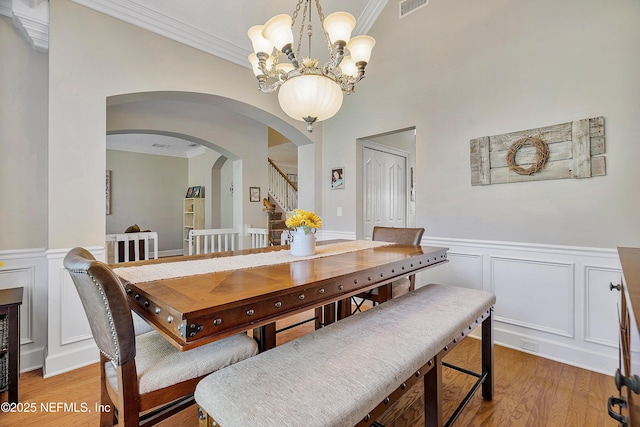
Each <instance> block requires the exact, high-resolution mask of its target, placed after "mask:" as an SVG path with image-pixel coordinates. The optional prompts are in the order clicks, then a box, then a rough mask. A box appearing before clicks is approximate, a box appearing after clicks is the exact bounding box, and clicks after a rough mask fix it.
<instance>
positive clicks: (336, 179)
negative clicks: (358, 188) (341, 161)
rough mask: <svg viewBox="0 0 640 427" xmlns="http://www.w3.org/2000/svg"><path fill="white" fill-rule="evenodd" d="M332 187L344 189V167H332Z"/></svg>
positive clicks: (333, 188)
mask: <svg viewBox="0 0 640 427" xmlns="http://www.w3.org/2000/svg"><path fill="white" fill-rule="evenodd" d="M331 189H332V190H343V189H344V167H342V166H340V167H337V168H331Z"/></svg>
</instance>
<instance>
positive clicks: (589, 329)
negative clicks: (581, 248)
mask: <svg viewBox="0 0 640 427" xmlns="http://www.w3.org/2000/svg"><path fill="white" fill-rule="evenodd" d="M620 279H621V276H620V270H619V269H611V268H602V267H596V266H585V308H584V312H585V314H586V316H585V319H584V322H585V326H584V329H585V335H584V340H585V341H587V342H592V343H596V344H601V345H606V346H609V347H613V348H615V349H617V348H618V342H619V341H618V339H617V338H618V336H617V335H616V336H612V335H611V333H610V331H611V330H616V329H617V328H618V325H619V318H618V312H619V309H617V310H616V311H615V312H613V311H612V310H610V309H609V307H616V308H617V307H619V306H620V291H618V290H616V289H615V288H614V289H611V288H610V286H609V284H613V285H614V286H615V285H617V284H619V283H620ZM631 333H633V334H634V335H636V336H634V337H633V338H632V339H631V343H632V344H637V343H638V342H640V337H638V336H637V335H638V331H637V330H636V328H631ZM635 350H636V351H638V350H639V349H635Z"/></svg>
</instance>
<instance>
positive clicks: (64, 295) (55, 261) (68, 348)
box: [42, 247, 104, 377]
mask: <svg viewBox="0 0 640 427" xmlns="http://www.w3.org/2000/svg"><path fill="white" fill-rule="evenodd" d="M86 249H87V250H88V251H89V252H91V253H92V254H93V256H94V257H95V258H96V259H99V260H102V259H104V258H103V257H104V248H103V247H93V248H86ZM68 252H69V249H56V250H49V251H48V252H47V259H48V267H47V271H48V276H49V298H48V317H49V328H48V336H47V348H46V350H45V354H44V366H43V369H42V371H43V375H44V376H45V377H50V376H52V375H56V374H61V373H63V372H67V371H70V370H73V369H76V368H79V367H81V366H85V365H88V364H91V363H95V362H97V361H98V359H99V353H98V348H97V346H96V343H95V341H94V340H93V336H92V335H91V329H90V328H89V322H88V321H87V316H86V314H85V312H84V308H83V307H82V304H81V302H80V298H79V297H78V294H77V291H76V289H75V286H74V284H73V281H72V280H71V276H69V273H68V272H67V271H66V270H65V269H64V266H63V264H62V262H63V259H64V257H65V255H66V254H67V253H68Z"/></svg>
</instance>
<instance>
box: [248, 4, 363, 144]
mask: <svg viewBox="0 0 640 427" xmlns="http://www.w3.org/2000/svg"><path fill="white" fill-rule="evenodd" d="M312 2H315V5H316V9H317V11H318V18H319V20H320V24H321V27H322V32H323V34H324V37H325V38H326V44H327V49H328V51H329V61H328V62H326V63H325V64H324V65H319V61H318V59H317V58H311V57H310V56H311V55H310V51H311V38H312V36H313V26H312V23H311V9H312V7H311V3H312ZM300 11H302V12H303V15H302V18H301V19H300V34H299V39H298V43H297V44H296V46H295V50H294V36H293V30H292V27H293V26H294V25H295V23H296V19H297V18H298V13H299V12H300ZM305 19H308V23H307V25H306V29H307V31H306V34H307V36H308V39H309V56H307V57H305V58H302V59H301V56H300V48H301V44H302V37H303V34H304V32H305ZM355 25H356V19H355V18H354V17H353V16H352V15H351V14H349V13H347V12H335V13H332V14H331V15H329V16H327V17H326V18H325V17H324V15H323V12H322V7H321V6H320V1H319V0H299V1H298V4H297V6H296V9H295V12H294V13H293V17H291V16H289V15H285V14H282V15H276V16H274V17H273V18H271V19H269V20H268V21H267V22H266V23H265V24H264V25H255V26H253V27H251V28H250V29H249V31H248V36H249V39H250V40H251V44H252V46H253V50H254V52H253V53H252V54H251V55H249V62H250V63H251V67H252V69H253V72H254V74H255V76H256V78H257V80H258V88H259V89H260V91H262V92H263V93H272V92H275V91H278V101H279V103H280V106H281V107H282V110H283V111H284V112H285V113H286V114H287V115H289V116H290V117H291V118H293V119H295V120H301V121H304V122H306V123H307V131H309V132H311V131H313V123H315V122H317V121H322V120H326V119H328V118H330V117H333V115H335V114H336V113H337V112H338V110H340V107H341V106H342V100H343V95H345V94H346V95H349V94H351V93H353V92H354V90H355V84H356V83H358V82H359V81H360V80H362V79H363V78H364V69H365V67H366V65H367V63H368V62H369V60H370V58H371V50H372V49H373V47H374V45H375V40H374V39H373V37H369V36H365V35H362V36H357V37H353V38H352V37H351V32H352V31H353V29H354V28H355ZM283 56H284V58H282V57H283ZM281 59H282V61H281Z"/></svg>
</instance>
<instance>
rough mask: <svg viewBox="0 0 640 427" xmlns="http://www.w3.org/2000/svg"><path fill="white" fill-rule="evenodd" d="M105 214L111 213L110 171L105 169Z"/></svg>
mask: <svg viewBox="0 0 640 427" xmlns="http://www.w3.org/2000/svg"><path fill="white" fill-rule="evenodd" d="M106 184H107V206H106V208H107V209H106V211H107V215H111V171H109V170H108V171H107V183H106Z"/></svg>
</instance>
